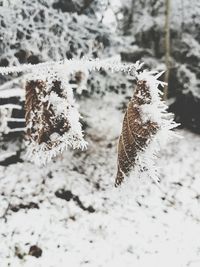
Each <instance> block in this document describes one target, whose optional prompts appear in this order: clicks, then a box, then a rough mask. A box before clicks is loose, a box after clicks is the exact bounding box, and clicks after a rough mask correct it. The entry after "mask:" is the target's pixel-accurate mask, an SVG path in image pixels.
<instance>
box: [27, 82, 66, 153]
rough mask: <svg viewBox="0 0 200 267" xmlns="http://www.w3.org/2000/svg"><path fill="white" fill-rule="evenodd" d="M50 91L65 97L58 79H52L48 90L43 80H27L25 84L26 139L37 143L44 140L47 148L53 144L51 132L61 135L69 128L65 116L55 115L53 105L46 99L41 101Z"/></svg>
mask: <svg viewBox="0 0 200 267" xmlns="http://www.w3.org/2000/svg"><path fill="white" fill-rule="evenodd" d="M50 92H55V93H56V94H57V95H58V96H59V97H65V96H63V94H62V90H61V84H60V81H53V83H52V87H51V88H50V90H48V91H47V90H46V83H45V82H44V81H40V80H36V81H29V82H27V84H26V102H25V110H26V114H25V119H26V125H27V136H28V139H29V140H30V141H31V140H34V141H35V142H37V143H38V144H41V143H43V142H45V143H46V144H47V145H48V147H49V149H50V148H51V147H52V146H53V142H52V141H51V140H50V136H51V134H52V133H58V134H59V135H63V134H64V133H65V132H67V131H68V130H69V128H70V127H69V123H68V121H67V119H66V118H64V117H63V116H59V117H58V116H56V114H55V111H54V107H53V106H52V104H50V103H49V101H48V100H47V101H42V99H44V97H45V96H46V95H47V94H50Z"/></svg>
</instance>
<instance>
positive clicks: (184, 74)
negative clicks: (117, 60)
mask: <svg viewBox="0 0 200 267" xmlns="http://www.w3.org/2000/svg"><path fill="white" fill-rule="evenodd" d="M170 2H171V4H170V6H169V7H168V8H169V10H166V9H167V5H166V1H165V0H149V1H142V0H139V1H135V0H131V1H124V2H123V4H122V8H121V13H122V14H123V19H121V18H120V21H119V28H120V31H121V33H122V34H123V35H124V36H126V37H129V39H127V40H128V41H129V43H130V49H129V51H127V50H126V51H125V50H124V51H123V53H122V58H123V59H124V60H127V61H131V62H134V61H135V60H138V59H141V58H142V60H143V61H144V62H145V63H147V64H148V65H149V66H151V67H153V68H155V67H158V68H162V69H163V67H164V68H165V69H167V68H168V66H163V63H164V64H165V62H166V60H165V55H166V53H168V52H167V51H166V40H165V38H166V23H165V22H166V16H167V15H169V30H170V50H171V51H170V58H169V61H170V62H168V64H169V65H170V73H169V92H168V97H169V99H170V104H171V105H170V109H171V110H172V111H173V112H175V114H176V120H177V121H178V122H181V124H182V126H185V127H187V128H189V129H191V130H192V131H194V132H197V133H200V116H199V114H200V81H199V79H200V70H199V65H200V20H199V12H200V2H199V1H198V0H194V1H189V0H175V1H170ZM168 48H169V47H168Z"/></svg>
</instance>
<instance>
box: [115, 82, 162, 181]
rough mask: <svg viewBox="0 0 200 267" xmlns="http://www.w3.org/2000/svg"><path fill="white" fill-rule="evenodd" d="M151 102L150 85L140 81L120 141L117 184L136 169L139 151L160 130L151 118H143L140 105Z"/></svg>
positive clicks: (125, 119)
mask: <svg viewBox="0 0 200 267" xmlns="http://www.w3.org/2000/svg"><path fill="white" fill-rule="evenodd" d="M150 103H151V96H150V91H149V87H148V86H147V84H146V81H139V82H138V83H137V88H136V90H135V93H134V95H133V98H132V99H131V100H130V102H129V103H128V107H127V110H126V113H125V116H124V120H123V126H122V133H121V135H120V138H119V142H118V170H117V176H116V180H115V186H118V185H120V184H121V183H122V181H123V180H124V178H125V176H128V175H129V173H130V171H131V170H132V169H134V167H135V164H136V158H137V155H138V153H139V152H140V151H142V150H144V149H145V148H146V146H147V143H148V140H150V139H151V138H152V136H153V135H155V133H156V132H157V130H158V125H157V123H155V122H153V121H150V120H148V121H146V122H143V120H142V118H141V114H140V106H141V105H144V104H150Z"/></svg>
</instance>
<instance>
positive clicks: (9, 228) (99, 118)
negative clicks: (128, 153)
mask: <svg viewBox="0 0 200 267" xmlns="http://www.w3.org/2000/svg"><path fill="white" fill-rule="evenodd" d="M122 102H126V101H125V99H124V96H116V98H114V97H113V95H110V96H109V95H108V96H106V97H104V98H102V99H99V97H98V96H96V97H93V98H92V99H87V100H86V101H82V104H81V110H82V113H83V115H84V118H85V119H86V121H87V124H88V125H89V126H88V128H87V138H86V139H87V141H88V142H89V147H88V150H86V151H84V152H81V151H66V152H65V153H64V154H63V155H62V156H60V157H59V158H58V159H57V160H56V161H54V162H52V163H50V164H49V165H47V166H45V167H44V168H41V167H37V166H34V165H33V164H32V163H28V162H23V163H17V164H13V165H10V166H8V167H0V192H1V194H0V203H1V205H0V216H2V217H1V220H0V267H7V266H11V267H18V266H25V267H36V266H37V267H40V266H41V267H66V266H69V267H79V266H87V267H100V266H102V267H133V266H134V267H146V266H148V267H150V266H151V267H161V266H162V267H165V266H166V267H169V266H170V267H181V266H183V267H185V266H189V267H197V266H198V267H199V266H200V206H199V204H200V177H199V173H200V157H199V148H200V136H197V135H195V134H192V133H190V132H188V131H185V130H178V132H179V133H180V134H181V135H182V136H183V137H184V138H182V139H174V140H172V141H171V142H170V143H169V145H168V146H167V147H166V148H165V149H164V150H162V151H161V153H160V155H159V158H158V159H157V166H158V168H159V169H160V173H161V174H162V175H161V183H160V188H158V187H157V186H156V185H155V184H154V183H153V182H152V180H150V179H149V178H147V179H137V177H134V174H133V175H132V176H131V177H130V179H131V180H132V182H131V183H128V186H123V187H122V188H121V189H119V188H114V179H115V175H116V169H117V168H116V158H117V151H116V146H117V137H118V135H119V132H120V128H121V121H122V112H121V107H122V106H123V105H122Z"/></svg>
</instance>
